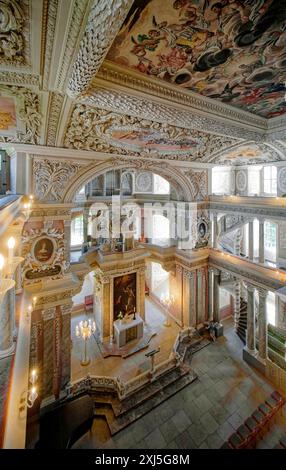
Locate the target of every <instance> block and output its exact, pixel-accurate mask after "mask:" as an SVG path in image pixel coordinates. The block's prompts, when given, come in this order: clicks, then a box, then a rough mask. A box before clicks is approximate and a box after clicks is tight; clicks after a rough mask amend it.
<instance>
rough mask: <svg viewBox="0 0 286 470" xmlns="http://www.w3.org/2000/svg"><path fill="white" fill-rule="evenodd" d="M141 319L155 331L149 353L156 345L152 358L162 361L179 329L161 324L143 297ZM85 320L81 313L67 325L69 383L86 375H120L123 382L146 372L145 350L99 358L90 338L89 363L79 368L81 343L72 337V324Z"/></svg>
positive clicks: (158, 314) (158, 313) (156, 311)
mask: <svg viewBox="0 0 286 470" xmlns="http://www.w3.org/2000/svg"><path fill="white" fill-rule="evenodd" d="M145 305H146V307H145V319H146V323H147V325H148V326H150V327H152V331H154V332H156V336H154V337H153V338H152V339H151V341H150V346H149V350H151V349H154V348H157V347H158V346H160V352H159V354H157V355H156V362H160V361H163V360H164V359H167V358H168V357H169V354H170V352H171V350H172V347H173V345H174V342H175V339H176V336H177V334H178V332H179V327H178V326H177V325H176V324H175V323H174V322H173V321H171V327H165V326H164V325H163V323H164V321H165V316H164V315H163V314H162V312H161V311H160V310H159V308H158V307H157V306H156V305H155V304H154V303H153V302H152V301H150V300H149V299H148V298H146V304H145ZM85 318H86V315H85V314H81V315H74V316H73V318H72V322H71V332H72V344H73V347H72V355H71V372H72V381H74V380H77V379H79V378H82V377H85V376H86V375H87V374H94V375H102V376H108V377H109V376H114V377H118V376H120V377H121V378H122V380H123V381H127V380H128V379H130V378H131V377H134V376H136V375H138V374H140V373H142V371H144V370H146V369H149V367H150V360H149V359H147V358H146V357H145V353H146V352H147V351H148V350H147V349H144V350H142V351H140V352H138V353H136V354H134V355H133V356H130V357H128V358H127V359H122V358H121V357H108V358H105V359H104V358H103V357H102V356H101V353H100V351H99V348H98V346H97V344H96V341H95V339H94V338H93V337H91V338H90V340H89V342H88V345H87V346H88V354H89V356H90V358H91V363H90V364H89V365H88V366H84V367H83V366H81V364H80V360H81V355H82V349H83V342H82V340H81V339H79V338H77V337H76V336H75V327H76V324H77V323H78V322H79V321H80V320H83V319H85ZM135 344H136V341H135V342H134V341H132V343H131V342H130V345H135Z"/></svg>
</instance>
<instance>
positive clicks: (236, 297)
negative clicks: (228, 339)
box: [234, 279, 241, 328]
mask: <svg viewBox="0 0 286 470" xmlns="http://www.w3.org/2000/svg"><path fill="white" fill-rule="evenodd" d="M234 289H235V290H234V326H235V328H237V327H238V321H239V316H240V303H241V300H240V299H241V284H240V280H238V279H237V280H236V282H235V288H234Z"/></svg>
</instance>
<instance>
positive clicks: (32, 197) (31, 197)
mask: <svg viewBox="0 0 286 470" xmlns="http://www.w3.org/2000/svg"><path fill="white" fill-rule="evenodd" d="M29 199H30V201H31V202H33V199H34V195H33V194H30V196H29Z"/></svg>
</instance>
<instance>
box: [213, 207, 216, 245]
mask: <svg viewBox="0 0 286 470" xmlns="http://www.w3.org/2000/svg"><path fill="white" fill-rule="evenodd" d="M213 248H217V214H213Z"/></svg>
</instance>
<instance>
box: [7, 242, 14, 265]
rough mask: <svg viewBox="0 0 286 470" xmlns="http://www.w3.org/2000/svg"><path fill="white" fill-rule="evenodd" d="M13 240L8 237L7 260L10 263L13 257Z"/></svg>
mask: <svg viewBox="0 0 286 470" xmlns="http://www.w3.org/2000/svg"><path fill="white" fill-rule="evenodd" d="M15 243H16V241H15V238H14V237H10V238H9V240H8V243H7V245H8V250H9V251H8V256H9V260H10V261H11V260H12V258H13V256H14V247H15Z"/></svg>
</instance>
